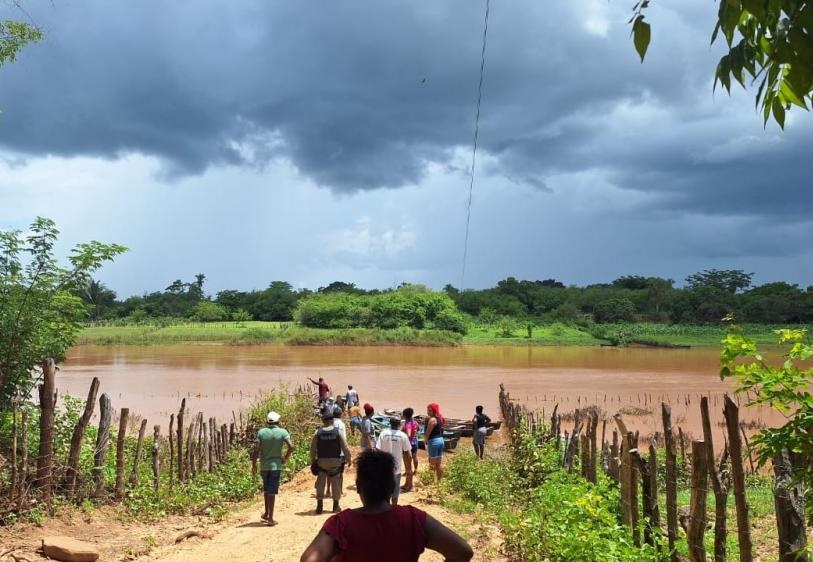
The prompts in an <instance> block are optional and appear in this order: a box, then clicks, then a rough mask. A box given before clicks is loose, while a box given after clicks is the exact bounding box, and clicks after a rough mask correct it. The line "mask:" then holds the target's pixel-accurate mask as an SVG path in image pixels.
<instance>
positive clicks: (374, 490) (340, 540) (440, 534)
mask: <svg viewBox="0 0 813 562" xmlns="http://www.w3.org/2000/svg"><path fill="white" fill-rule="evenodd" d="M393 470H394V464H393V460H392V455H390V454H389V453H386V452H384V451H378V450H375V449H373V450H367V451H364V452H363V453H361V456H360V457H359V460H358V466H357V468H356V489H357V490H358V493H359V496H361V503H362V505H363V507H360V508H358V509H346V510H344V511H342V512H341V513H338V514H336V515H334V516H332V517H331V518H330V519H328V520H327V521H326V522H325V524H324V526H323V527H322V530H321V531H319V534H318V535H316V538H314V539H313V541H312V542H311V544H310V545H309V546H308V548H306V549H305V552H303V553H302V556H301V557H300V559H299V562H381V561H382V560H386V561H387V562H417V561H418V557H420V555H421V553H422V552H423V551H424V549H426V548H428V549H430V550H435V551H437V552H439V553H440V554H442V555H443V556H444V557H445V559H446V561H447V562H468V561H469V560H471V558H472V556H474V552H473V551H472V549H471V547H470V546H469V545H468V543H467V542H466V541H465V540H463V538H461V537H460V535H458V534H457V533H455V532H454V531H452V530H451V529H449V528H448V527H446V526H444V525H443V524H442V523H440V522H439V521H438V520H437V519H435V518H434V517H432V516H431V515H428V514H427V513H426V512H425V511H422V510H420V509H417V508H414V507H412V506H402V505H390V503H389V501H390V496H391V495H392V492H393V485H392V473H393Z"/></svg>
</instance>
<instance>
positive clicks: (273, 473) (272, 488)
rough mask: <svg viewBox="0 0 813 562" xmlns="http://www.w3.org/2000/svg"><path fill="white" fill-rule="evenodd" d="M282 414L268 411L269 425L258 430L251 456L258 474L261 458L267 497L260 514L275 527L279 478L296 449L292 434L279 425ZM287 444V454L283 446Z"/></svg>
mask: <svg viewBox="0 0 813 562" xmlns="http://www.w3.org/2000/svg"><path fill="white" fill-rule="evenodd" d="M279 420H280V415H279V414H278V413H277V412H268V416H267V417H266V421H267V423H268V427H264V428H262V429H261V430H260V431H258V432H257V441H256V444H255V447H254V452H253V454H252V456H251V461H252V463H251V468H252V473H253V474H254V476H255V477H256V475H257V458H259V459H260V476H262V479H263V494H264V497H265V512H264V513H263V514H262V515H261V516H260V517H261V518H262V519H264V520H265V521H266V522H268V525H269V526H271V527H273V526H274V525H276V524H277V522H276V521H274V502H275V500H276V499H277V493H278V492H279V478H280V472H281V470H282V465H283V464H285V463H286V462H288V459H289V458H290V456H291V453H293V451H294V444H293V443H291V436H290V434H289V433H288V432H287V431H286V430H284V429H282V428H281V427H280V426H279ZM283 445H287V450H286V451H285V454H284V455H283V454H282V446H283Z"/></svg>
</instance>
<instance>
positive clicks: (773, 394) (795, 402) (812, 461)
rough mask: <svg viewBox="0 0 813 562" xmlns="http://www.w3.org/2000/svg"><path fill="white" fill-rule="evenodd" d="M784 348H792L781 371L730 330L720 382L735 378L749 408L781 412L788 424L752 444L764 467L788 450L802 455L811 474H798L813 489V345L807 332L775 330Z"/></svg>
mask: <svg viewBox="0 0 813 562" xmlns="http://www.w3.org/2000/svg"><path fill="white" fill-rule="evenodd" d="M776 334H777V336H778V339H779V343H780V344H781V345H785V346H789V349H788V350H787V353H786V354H785V358H784V361H781V362H779V363H778V366H776V365H774V364H772V363H770V362H769V361H768V360H766V359H765V358H764V357H763V356H762V354H761V353H760V352H759V350H758V349H757V345H756V343H755V342H754V341H753V340H749V339H747V338H745V337H744V336H743V335H742V332H741V331H740V329H739V328H738V327H737V326H731V328H730V330H729V333H728V335H727V336H726V338H725V339H724V340H723V350H722V354H721V359H720V362H721V365H722V368H721V369H720V378H722V379H726V378H728V377H733V378H734V379H735V380H736V382H737V392H738V393H741V394H745V395H746V396H747V397H748V400H749V402H748V403H747V404H746V405H747V406H754V405H756V406H770V407H772V408H775V409H777V410H779V411H780V412H782V414H784V415H785V416H786V417H787V418H788V421H787V423H785V424H784V425H783V426H782V427H779V428H767V429H763V430H761V431H760V432H759V433H758V434H757V435H756V436H755V437H754V438H753V439H752V440H751V445H752V447H754V448H755V449H756V451H757V458H758V459H759V463H760V465H763V464H765V463H766V462H767V461H768V460H769V459H773V458H775V457H776V456H777V455H779V454H780V453H781V452H782V451H783V450H784V449H787V450H788V451H790V452H791V453H797V454H801V455H803V457H804V458H805V459H806V462H807V470H804V471H801V474H800V475H799V476H800V477H801V478H803V479H804V480H805V483H806V484H807V487H808V489H810V486H811V485H813V394H811V393H810V384H811V381H813V367H810V366H809V365H810V359H811V358H813V345H812V344H811V342H810V340H809V338H808V337H807V333H806V332H805V330H776Z"/></svg>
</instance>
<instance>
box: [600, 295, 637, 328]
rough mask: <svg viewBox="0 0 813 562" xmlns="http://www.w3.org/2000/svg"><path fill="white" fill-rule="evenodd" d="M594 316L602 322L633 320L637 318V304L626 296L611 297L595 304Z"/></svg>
mask: <svg viewBox="0 0 813 562" xmlns="http://www.w3.org/2000/svg"><path fill="white" fill-rule="evenodd" d="M593 316H594V317H595V321H596V322H598V323H600V324H604V323H615V322H632V321H633V320H635V305H634V304H632V301H631V300H629V299H625V298H614V299H609V300H606V301H604V302H600V303H598V304H597V305H596V306H595V308H594V309H593Z"/></svg>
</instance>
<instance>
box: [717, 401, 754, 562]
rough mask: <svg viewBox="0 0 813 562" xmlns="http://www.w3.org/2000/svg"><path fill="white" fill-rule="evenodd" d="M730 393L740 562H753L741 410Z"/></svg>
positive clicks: (729, 425)
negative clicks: (741, 433)
mask: <svg viewBox="0 0 813 562" xmlns="http://www.w3.org/2000/svg"><path fill="white" fill-rule="evenodd" d="M739 410H740V409H739V408H738V407H737V405H736V404H735V403H734V401H733V400H732V399H731V397H730V396H728V394H726V395H725V409H724V410H723V413H724V414H725V424H726V430H727V431H728V448H729V452H730V453H731V480H732V481H733V484H734V503H735V505H736V506H737V538H738V540H739V545H740V562H753V559H754V556H753V554H752V550H753V547H752V544H751V527H750V521H749V517H748V499H747V498H746V496H745V470H744V469H743V466H742V455H743V450H742V441H741V440H740V412H739Z"/></svg>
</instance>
